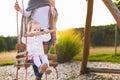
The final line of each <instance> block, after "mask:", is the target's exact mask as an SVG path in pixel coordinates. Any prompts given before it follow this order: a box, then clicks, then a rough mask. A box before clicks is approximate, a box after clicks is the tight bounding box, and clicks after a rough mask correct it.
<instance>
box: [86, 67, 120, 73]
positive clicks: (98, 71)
mask: <svg viewBox="0 0 120 80" xmlns="http://www.w3.org/2000/svg"><path fill="white" fill-rule="evenodd" d="M87 72H96V73H114V74H120V69H108V68H87Z"/></svg>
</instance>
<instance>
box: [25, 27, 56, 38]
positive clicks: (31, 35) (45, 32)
mask: <svg viewBox="0 0 120 80" xmlns="http://www.w3.org/2000/svg"><path fill="white" fill-rule="evenodd" d="M55 31H56V29H52V30H49V29H45V30H44V31H41V32H36V33H30V32H28V33H26V34H24V36H25V37H33V36H37V35H41V34H48V33H52V32H55Z"/></svg>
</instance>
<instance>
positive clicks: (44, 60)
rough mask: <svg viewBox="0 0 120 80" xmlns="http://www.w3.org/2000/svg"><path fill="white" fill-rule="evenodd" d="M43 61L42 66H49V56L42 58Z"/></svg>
mask: <svg viewBox="0 0 120 80" xmlns="http://www.w3.org/2000/svg"><path fill="white" fill-rule="evenodd" d="M41 61H42V64H44V63H47V64H48V66H49V61H48V57H47V55H44V56H42V57H41Z"/></svg>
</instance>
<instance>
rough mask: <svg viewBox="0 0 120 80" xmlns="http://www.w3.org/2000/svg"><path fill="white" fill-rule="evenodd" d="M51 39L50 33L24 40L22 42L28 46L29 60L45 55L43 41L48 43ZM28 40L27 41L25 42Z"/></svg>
mask: <svg viewBox="0 0 120 80" xmlns="http://www.w3.org/2000/svg"><path fill="white" fill-rule="evenodd" d="M50 39H51V35H50V33H48V34H43V35H38V36H33V37H27V39H25V38H24V37H23V38H22V42H23V43H25V42H26V44H27V51H28V58H29V59H32V58H33V57H34V56H42V55H44V48H43V41H44V42H47V41H49V40H50ZM25 40H27V41H25Z"/></svg>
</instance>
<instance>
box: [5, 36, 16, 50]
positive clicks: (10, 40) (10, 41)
mask: <svg viewBox="0 0 120 80" xmlns="http://www.w3.org/2000/svg"><path fill="white" fill-rule="evenodd" d="M5 42H6V45H7V48H6V50H7V51H10V50H15V48H16V47H15V46H16V43H17V39H16V37H9V36H8V37H5Z"/></svg>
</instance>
